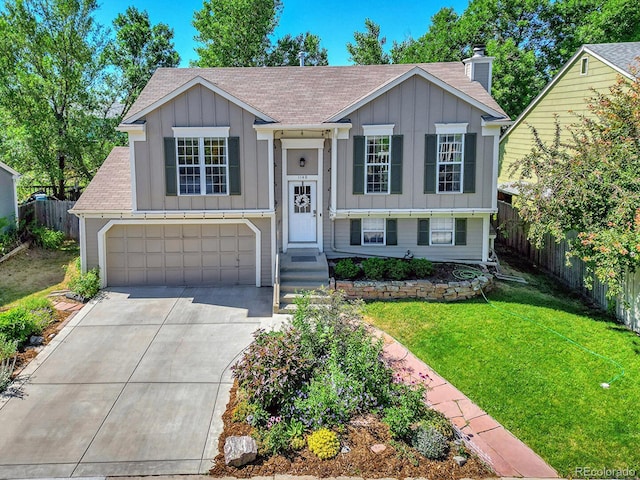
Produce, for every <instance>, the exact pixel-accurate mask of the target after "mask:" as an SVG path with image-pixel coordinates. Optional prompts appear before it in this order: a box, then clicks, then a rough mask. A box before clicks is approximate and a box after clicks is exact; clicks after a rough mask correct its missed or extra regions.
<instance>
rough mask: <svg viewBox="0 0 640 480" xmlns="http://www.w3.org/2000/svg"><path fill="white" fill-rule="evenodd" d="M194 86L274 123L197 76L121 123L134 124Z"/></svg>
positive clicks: (246, 104) (259, 112) (268, 117)
mask: <svg viewBox="0 0 640 480" xmlns="http://www.w3.org/2000/svg"><path fill="white" fill-rule="evenodd" d="M195 85H202V86H203V87H205V88H208V89H209V90H211V91H212V92H214V93H217V94H218V95H220V96H221V97H223V98H224V99H226V100H229V101H230V102H231V103H234V104H236V105H237V106H239V107H240V108H243V109H244V110H246V111H247V112H250V113H252V114H254V115H255V116H256V117H258V118H259V119H260V120H264V121H265V122H275V119H273V118H271V117H270V116H268V115H267V114H265V113H263V112H261V111H260V110H258V109H257V108H254V107H252V106H251V105H249V104H248V103H245V102H243V101H242V100H240V99H239V98H237V97H234V96H233V95H231V94H230V93H229V92H227V91H225V90H223V89H221V88H220V87H218V86H217V85H214V84H213V83H211V82H209V81H208V80H205V79H204V78H202V77H200V76H197V77H195V78H192V79H191V80H189V81H188V82H186V83H184V84H182V85H181V86H179V87H178V88H176V89H175V90H173V91H172V92H171V93H169V94H168V95H165V96H164V97H162V98H160V99H158V100H156V101H155V102H153V103H152V104H151V105H149V106H148V107H147V108H144V109H142V110H140V111H139V112H138V113H136V114H135V115H132V116H131V117H129V118H126V119H125V120H124V122H123V123H126V124H129V123H133V122H135V121H136V120H139V119H141V118H142V117H144V116H145V115H146V114H147V113H149V112H152V111H153V110H155V109H157V108H158V107H160V106H162V105H164V104H165V103H167V102H169V101H171V100H173V99H174V98H176V97H177V96H178V95H181V94H183V93H184V92H186V91H187V90H189V89H190V88H191V87H194V86H195Z"/></svg>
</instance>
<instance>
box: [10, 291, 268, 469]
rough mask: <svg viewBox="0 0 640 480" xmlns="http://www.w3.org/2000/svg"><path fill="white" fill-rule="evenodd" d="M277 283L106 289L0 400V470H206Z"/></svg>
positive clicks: (264, 324)
mask: <svg viewBox="0 0 640 480" xmlns="http://www.w3.org/2000/svg"><path fill="white" fill-rule="evenodd" d="M271 302H272V289H270V288H255V287H229V288H182V287H177V288H169V287H143V288H127V289H110V290H107V291H104V292H103V295H102V298H100V299H99V300H97V301H92V302H91V303H90V304H89V305H87V306H86V307H85V308H84V309H83V310H81V311H80V312H79V313H78V314H77V315H76V317H74V318H73V319H72V321H71V322H70V323H69V324H68V325H67V326H66V327H65V328H64V329H63V330H62V331H61V332H60V333H59V334H58V336H57V337H55V338H54V339H53V341H52V342H51V343H50V344H49V345H48V346H47V347H46V348H45V350H43V351H42V352H41V353H40V355H39V356H38V357H37V358H36V360H34V361H33V362H32V363H31V364H29V366H28V367H27V369H26V370H25V372H24V373H23V375H22V376H23V377H24V378H25V379H26V382H25V383H24V384H23V385H18V386H16V387H14V388H13V389H12V390H10V391H9V395H5V396H4V398H2V399H1V400H0V478H33V477H97V476H107V475H154V474H156V475H158V474H194V473H204V472H206V471H207V470H208V469H209V468H211V465H212V463H211V459H212V458H213V457H214V456H215V455H216V453H217V447H218V445H217V443H218V436H219V434H220V432H221V431H222V419H221V414H222V413H223V412H224V410H225V407H226V404H227V402H228V398H229V389H230V386H231V381H232V379H231V372H230V368H229V367H230V366H231V365H232V364H233V363H234V361H235V360H236V359H237V358H238V356H239V354H240V353H241V352H242V350H243V349H244V348H245V347H246V346H247V345H249V343H250V342H251V340H252V338H253V337H252V333H253V332H254V331H255V330H256V329H257V328H267V329H268V328H272V327H273V326H274V322H276V321H277V320H276V319H274V317H272V315H271Z"/></svg>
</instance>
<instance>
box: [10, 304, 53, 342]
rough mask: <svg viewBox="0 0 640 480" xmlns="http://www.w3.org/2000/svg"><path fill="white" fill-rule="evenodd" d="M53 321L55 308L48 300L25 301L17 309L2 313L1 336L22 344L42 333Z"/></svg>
mask: <svg viewBox="0 0 640 480" xmlns="http://www.w3.org/2000/svg"><path fill="white" fill-rule="evenodd" d="M52 320H53V307H52V305H51V302H50V301H49V300H47V299H46V298H34V299H30V300H25V301H24V302H22V303H21V304H19V305H18V306H17V307H14V308H12V309H10V310H7V311H6V312H1V313H0V335H3V336H4V337H5V338H6V339H7V340H8V341H10V342H16V343H18V344H21V343H23V342H25V341H26V340H27V339H28V338H29V337H30V336H31V335H36V334H39V333H42V331H43V330H44V328H45V327H46V326H47V325H48V324H49V323H50V322H51V321H52Z"/></svg>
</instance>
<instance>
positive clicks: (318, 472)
mask: <svg viewBox="0 0 640 480" xmlns="http://www.w3.org/2000/svg"><path fill="white" fill-rule="evenodd" d="M236 390H237V385H236V384H234V386H233V387H232V389H231V398H230V400H229V403H228V404H227V409H226V411H225V413H224V415H223V416H222V420H223V422H224V431H223V432H222V435H220V439H219V441H218V450H219V453H218V455H217V456H216V458H215V466H214V467H213V468H212V469H211V470H210V472H209V473H210V474H211V475H213V476H216V477H224V476H232V477H238V478H249V477H253V476H269V475H275V474H286V475H313V476H317V477H339V476H358V477H366V478H384V477H394V478H406V477H413V478H416V477H425V478H429V480H458V479H461V478H483V477H491V476H494V475H495V474H493V473H492V472H491V470H489V469H488V468H487V467H486V466H485V465H484V464H483V463H481V462H480V461H479V460H478V459H477V458H474V457H471V458H469V460H468V461H467V463H466V464H465V465H464V466H463V467H459V466H458V465H457V464H456V463H455V462H454V460H453V456H454V455H455V452H453V451H450V452H449V456H448V457H447V458H446V459H445V460H442V461H432V460H427V459H426V458H424V457H422V456H421V455H420V454H419V453H417V452H416V451H415V450H413V449H411V448H409V447H408V446H407V449H406V452H410V453H409V454H408V455H409V456H411V457H412V459H413V461H414V463H415V460H416V459H417V460H418V465H417V466H416V465H414V464H412V461H411V460H410V459H408V458H406V456H407V455H406V454H405V456H404V457H403V456H402V455H401V454H399V453H398V452H397V451H396V450H395V448H393V447H392V446H391V444H390V443H391V438H390V437H389V429H388V427H387V426H386V425H384V424H383V423H382V422H380V420H378V419H377V417H375V416H373V415H369V416H367V417H363V418H360V419H357V420H355V421H352V422H351V423H350V424H349V425H347V426H346V427H345V429H344V431H343V432H342V433H341V435H340V440H341V444H342V445H347V446H349V448H350V449H351V451H350V452H348V453H344V454H342V453H340V454H338V456H337V457H335V458H333V459H331V460H320V459H319V458H317V457H316V456H315V455H314V454H313V453H311V452H310V451H309V450H308V449H307V448H305V449H303V450H300V451H298V452H294V453H292V454H290V455H287V456H284V455H276V456H273V457H270V458H262V457H260V456H259V457H258V459H257V460H256V461H255V462H253V463H252V464H249V465H245V466H243V467H240V468H235V467H227V466H226V465H225V463H224V443H225V440H226V438H227V437H229V436H233V435H249V434H250V433H251V426H249V425H248V424H246V423H235V422H233V421H232V412H233V409H234V408H235V406H236V403H237V400H236ZM375 444H384V445H385V446H386V447H387V448H386V449H385V450H384V451H383V452H381V453H378V454H376V453H373V452H372V451H371V448H370V447H371V446H372V445H375Z"/></svg>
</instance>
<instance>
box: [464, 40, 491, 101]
mask: <svg viewBox="0 0 640 480" xmlns="http://www.w3.org/2000/svg"><path fill="white" fill-rule="evenodd" d="M493 58H494V57H485V55H484V45H476V46H475V47H473V57H471V58H465V59H464V60H462V63H464V72H465V74H466V75H467V77H469V78H470V79H471V80H475V81H476V82H479V83H480V85H482V86H483V87H484V89H485V90H486V91H487V92H489V93H491V71H492V65H493Z"/></svg>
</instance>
